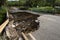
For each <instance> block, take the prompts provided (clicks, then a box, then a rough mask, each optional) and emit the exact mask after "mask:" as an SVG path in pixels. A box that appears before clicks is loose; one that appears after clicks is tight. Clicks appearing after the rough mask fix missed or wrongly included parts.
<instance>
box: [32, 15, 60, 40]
mask: <svg viewBox="0 0 60 40" xmlns="http://www.w3.org/2000/svg"><path fill="white" fill-rule="evenodd" d="M38 19H39V20H40V28H39V29H38V30H37V31H35V32H33V33H32V35H33V36H34V37H35V38H36V40H60V16H54V15H42V16H41V17H39V18H38Z"/></svg>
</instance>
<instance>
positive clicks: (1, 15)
mask: <svg viewBox="0 0 60 40" xmlns="http://www.w3.org/2000/svg"><path fill="white" fill-rule="evenodd" d="M5 19H6V9H5V8H4V7H0V24H1V23H2V22H3V21H4V20H5Z"/></svg>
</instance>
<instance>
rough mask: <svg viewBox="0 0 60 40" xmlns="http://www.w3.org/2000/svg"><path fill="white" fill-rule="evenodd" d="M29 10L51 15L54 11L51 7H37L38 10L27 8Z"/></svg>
mask: <svg viewBox="0 0 60 40" xmlns="http://www.w3.org/2000/svg"><path fill="white" fill-rule="evenodd" d="M29 10H32V11H35V12H44V13H52V12H53V11H54V8H53V7H47V6H46V7H39V8H29Z"/></svg>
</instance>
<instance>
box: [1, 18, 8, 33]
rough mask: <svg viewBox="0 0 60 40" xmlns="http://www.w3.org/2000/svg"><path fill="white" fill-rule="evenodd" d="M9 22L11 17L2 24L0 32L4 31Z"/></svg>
mask: <svg viewBox="0 0 60 40" xmlns="http://www.w3.org/2000/svg"><path fill="white" fill-rule="evenodd" d="M8 22H9V19H7V20H6V21H5V22H4V23H3V24H1V25H0V33H2V31H3V29H4V28H5V27H6V25H7V24H8Z"/></svg>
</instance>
